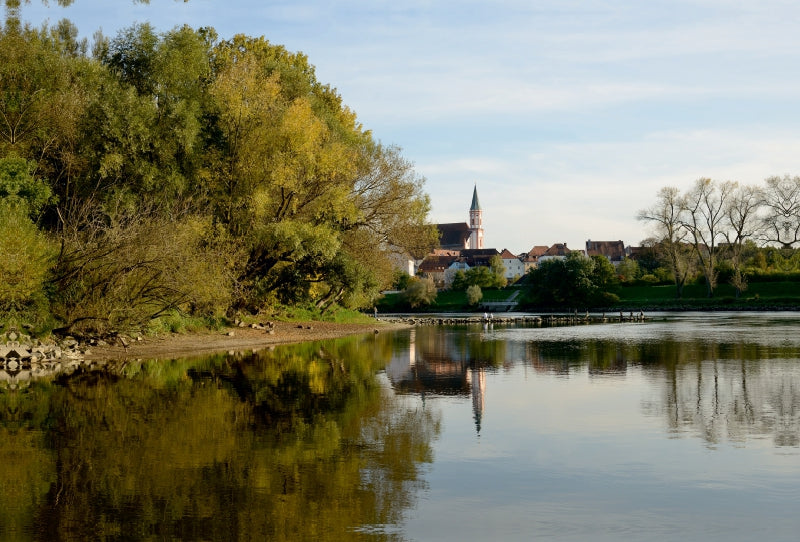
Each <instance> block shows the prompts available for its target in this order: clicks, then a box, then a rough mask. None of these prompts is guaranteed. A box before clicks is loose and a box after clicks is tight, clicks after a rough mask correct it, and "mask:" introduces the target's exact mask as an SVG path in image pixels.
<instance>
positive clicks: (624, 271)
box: [617, 257, 641, 282]
mask: <svg viewBox="0 0 800 542" xmlns="http://www.w3.org/2000/svg"><path fill="white" fill-rule="evenodd" d="M640 274H641V272H640V270H639V264H638V263H637V262H636V260H632V259H630V258H627V257H626V258H623V259H622V261H621V262H619V264H618V265H617V276H618V277H619V278H620V280H621V281H622V282H633V281H634V280H636V279H637V278H639V275H640Z"/></svg>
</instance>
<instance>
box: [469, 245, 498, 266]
mask: <svg viewBox="0 0 800 542" xmlns="http://www.w3.org/2000/svg"><path fill="white" fill-rule="evenodd" d="M499 254H500V253H499V252H497V249H496V248H469V249H465V250H462V251H461V258H462V259H463V261H464V262H465V263H466V264H467V265H468V266H469V267H478V266H481V265H482V266H483V267H489V263H490V262H491V259H492V256H498V255H499ZM469 267H468V268H467V269H469Z"/></svg>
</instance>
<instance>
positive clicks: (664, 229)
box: [636, 186, 693, 299]
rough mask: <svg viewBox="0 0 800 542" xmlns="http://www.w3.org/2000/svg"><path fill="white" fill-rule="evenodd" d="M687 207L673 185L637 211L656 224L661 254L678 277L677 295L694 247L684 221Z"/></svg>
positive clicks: (680, 294) (662, 190)
mask: <svg viewBox="0 0 800 542" xmlns="http://www.w3.org/2000/svg"><path fill="white" fill-rule="evenodd" d="M683 208H684V203H683V196H681V194H680V191H679V190H678V189H677V188H675V187H672V186H665V187H664V188H662V189H661V190H659V191H658V196H657V199H656V203H655V204H654V205H653V206H652V207H650V208H648V209H642V210H641V211H639V212H638V213H637V215H636V218H637V219H638V220H642V221H645V222H650V223H652V224H654V226H655V230H656V231H655V235H656V245H657V246H658V247H659V254H660V257H661V258H663V259H664V260H665V261H666V263H667V264H668V265H669V267H670V270H671V271H672V275H673V277H674V279H675V297H677V298H678V299H680V298H681V296H682V295H683V286H684V285H685V284H686V279H687V278H688V276H689V273H690V272H691V270H692V267H693V266H692V254H691V252H692V250H690V246H691V245H689V244H688V243H687V239H688V231H687V230H686V228H685V227H684V226H683V223H682V221H681V213H682V210H683Z"/></svg>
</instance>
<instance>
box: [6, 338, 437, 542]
mask: <svg viewBox="0 0 800 542" xmlns="http://www.w3.org/2000/svg"><path fill="white" fill-rule="evenodd" d="M389 337H390V336H389V335H388V334H387V335H385V336H378V337H372V336H369V337H365V338H361V339H357V338H350V339H346V340H342V341H333V342H326V343H309V344H306V345H300V346H297V347H284V348H276V349H274V350H273V351H266V352H262V353H258V354H252V355H246V356H238V357H236V356H215V357H210V358H205V359H200V360H177V361H172V362H134V363H130V364H127V365H124V366H122V365H121V366H118V367H117V370H116V371H103V372H99V371H79V372H76V373H74V374H72V375H69V376H65V377H62V378H60V379H57V380H55V381H37V382H32V383H31V385H30V386H28V387H27V388H25V389H23V390H19V391H9V390H6V391H5V392H3V393H0V408H2V412H3V413H4V415H3V417H2V424H0V433H1V434H0V443H2V444H0V454H2V455H0V461H2V462H3V465H4V467H8V466H11V465H13V468H3V469H0V472H2V475H0V476H2V479H0V481H1V482H2V483H1V484H0V534H3V538H6V537H10V538H17V537H19V538H25V539H41V540H52V539H102V538H131V539H140V538H154V537H157V538H159V539H161V538H166V539H175V538H179V539H209V540H219V539H232V538H233V539H242V540H312V539H313V540H345V539H357V538H359V537H362V536H363V537H369V539H373V540H374V539H378V540H393V539H399V538H401V536H400V535H399V534H398V533H394V532H392V531H391V529H390V528H385V529H384V528H383V527H381V526H392V525H397V524H398V523H399V522H400V519H401V517H402V514H403V512H404V511H405V510H407V509H408V508H409V507H411V506H412V505H413V503H414V502H415V498H416V494H417V492H418V490H419V489H420V487H421V484H422V483H423V482H422V480H421V478H420V468H421V465H422V464H425V463H429V462H430V461H431V460H432V455H431V449H430V443H431V440H432V439H434V438H435V437H436V435H437V434H438V431H439V421H438V420H437V417H436V414H435V412H434V411H431V410H424V409H419V408H416V407H415V406H414V405H413V404H406V402H405V401H403V400H398V399H395V398H394V397H393V395H392V394H391V392H390V390H389V389H387V388H386V387H385V386H382V385H381V384H380V380H379V379H378V378H376V371H377V369H378V368H380V367H381V366H382V364H383V362H382V360H385V359H386V358H387V357H388V354H389V349H390V348H391V342H390V341H391V339H390V338H389ZM365 525H368V526H371V527H370V528H369V529H368V530H369V532H366V531H365V530H364V529H363V528H362V526H365Z"/></svg>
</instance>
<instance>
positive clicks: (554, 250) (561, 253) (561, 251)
mask: <svg viewBox="0 0 800 542" xmlns="http://www.w3.org/2000/svg"><path fill="white" fill-rule="evenodd" d="M570 252H574V251H572V250H570V249H569V248H567V244H566V243H556V244H554V245H553V246H551V247H550V248H548V249H547V250H546V251H545V252H544V254H542V255H541V256H539V262H538V263H542V262H546V261H547V260H566V259H567V255H568V254H569V253H570Z"/></svg>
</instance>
